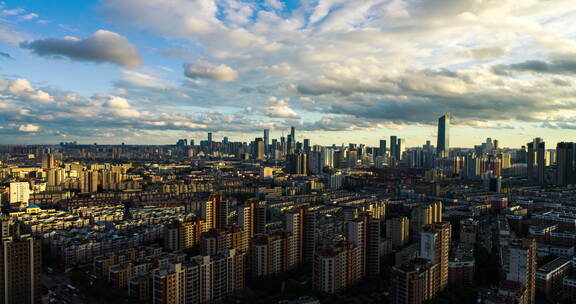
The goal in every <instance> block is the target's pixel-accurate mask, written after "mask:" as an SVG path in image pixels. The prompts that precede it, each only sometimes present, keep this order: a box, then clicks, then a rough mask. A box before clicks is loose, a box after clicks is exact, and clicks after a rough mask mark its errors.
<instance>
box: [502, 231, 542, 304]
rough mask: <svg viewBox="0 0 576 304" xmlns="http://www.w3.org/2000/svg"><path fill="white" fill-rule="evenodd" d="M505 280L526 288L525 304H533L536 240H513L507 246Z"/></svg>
mask: <svg viewBox="0 0 576 304" xmlns="http://www.w3.org/2000/svg"><path fill="white" fill-rule="evenodd" d="M507 262H508V263H507V267H505V269H506V280H508V281H513V282H517V283H520V284H522V285H523V286H524V287H526V299H527V301H526V302H525V303H527V304H533V303H535V297H536V240H534V239H513V240H511V241H510V243H509V246H508V258H507ZM523 304H524V303H523Z"/></svg>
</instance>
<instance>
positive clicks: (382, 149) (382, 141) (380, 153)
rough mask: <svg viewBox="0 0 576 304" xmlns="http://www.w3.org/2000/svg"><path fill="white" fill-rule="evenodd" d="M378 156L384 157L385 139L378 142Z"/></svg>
mask: <svg viewBox="0 0 576 304" xmlns="http://www.w3.org/2000/svg"><path fill="white" fill-rule="evenodd" d="M378 155H380V156H386V140H385V139H381V140H380V148H379V150H378Z"/></svg>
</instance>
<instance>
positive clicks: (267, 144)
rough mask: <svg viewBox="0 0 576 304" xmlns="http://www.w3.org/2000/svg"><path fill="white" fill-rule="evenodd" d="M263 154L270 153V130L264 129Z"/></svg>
mask: <svg viewBox="0 0 576 304" xmlns="http://www.w3.org/2000/svg"><path fill="white" fill-rule="evenodd" d="M264 154H266V155H269V154H270V130H268V129H264Z"/></svg>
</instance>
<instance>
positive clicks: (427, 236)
mask: <svg viewBox="0 0 576 304" xmlns="http://www.w3.org/2000/svg"><path fill="white" fill-rule="evenodd" d="M451 233H452V228H451V225H450V223H449V222H437V223H434V224H431V225H428V226H426V227H424V229H423V231H422V232H421V236H420V257H421V258H424V259H427V260H429V261H431V262H432V263H433V264H438V267H439V269H438V275H437V277H436V279H435V284H434V285H435V286H437V288H438V289H437V290H436V291H435V292H434V294H436V293H437V292H440V291H442V290H444V289H445V288H446V286H448V259H449V252H450V238H451Z"/></svg>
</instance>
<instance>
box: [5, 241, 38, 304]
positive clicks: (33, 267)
mask: <svg viewBox="0 0 576 304" xmlns="http://www.w3.org/2000/svg"><path fill="white" fill-rule="evenodd" d="M0 270H1V271H2V273H1V276H0V303H3V304H40V303H42V299H41V295H42V284H41V281H40V278H41V272H42V242H41V241H40V240H37V239H34V238H33V237H32V236H30V235H19V236H14V237H5V238H3V239H2V250H1V251H0Z"/></svg>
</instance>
